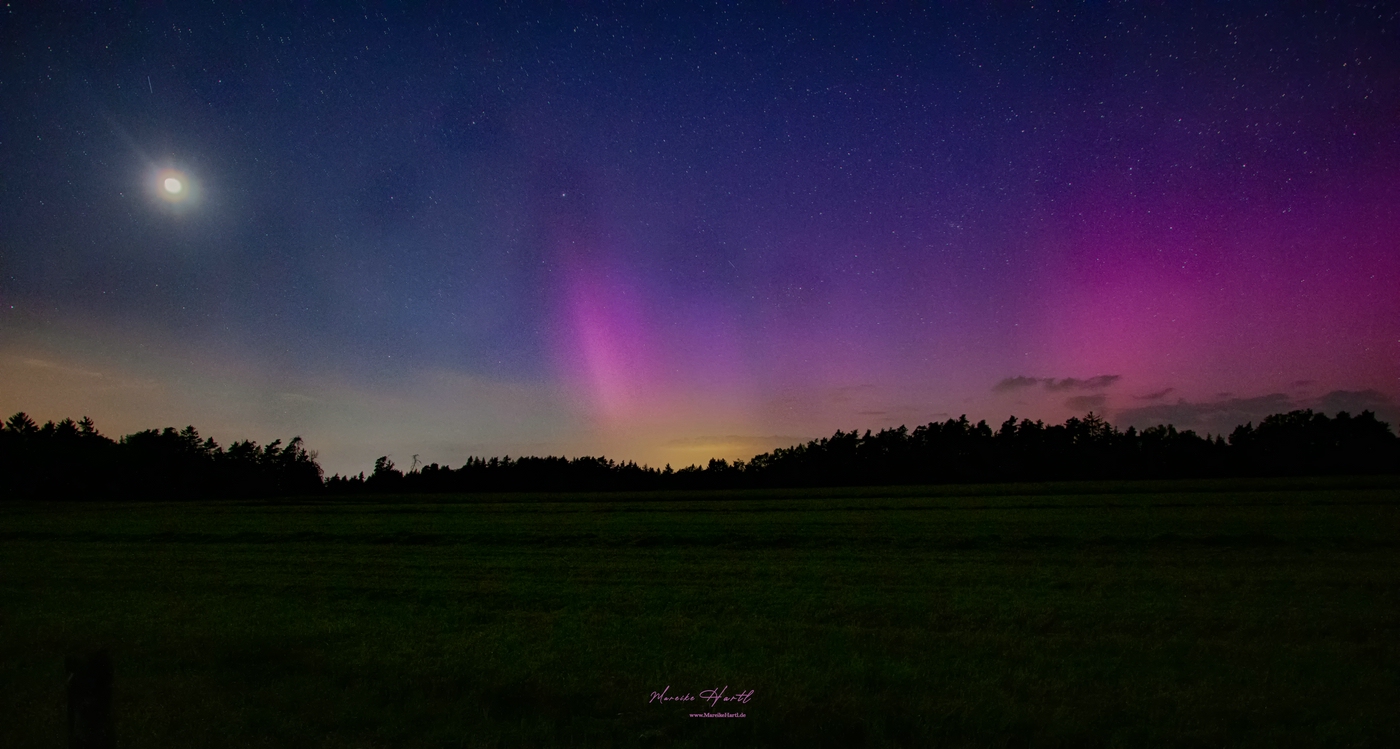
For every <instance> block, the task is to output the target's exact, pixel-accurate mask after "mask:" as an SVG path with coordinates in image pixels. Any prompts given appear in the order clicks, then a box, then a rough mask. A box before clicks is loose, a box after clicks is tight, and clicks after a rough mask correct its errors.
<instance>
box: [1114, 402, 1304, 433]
mask: <svg viewBox="0 0 1400 749" xmlns="http://www.w3.org/2000/svg"><path fill="white" fill-rule="evenodd" d="M1298 407H1299V406H1298V404H1297V403H1296V402H1294V400H1293V399H1292V398H1290V397H1288V396H1287V395H1284V394H1283V393H1270V394H1268V395H1260V396H1256V397H1253V398H1224V399H1217V400H1213V401H1206V402H1201V403H1192V402H1189V401H1186V400H1178V401H1177V402H1176V403H1161V404H1155V405H1151V406H1141V407H1138V408H1129V409H1124V410H1122V411H1119V412H1118V413H1117V414H1115V418H1114V419H1113V422H1114V425H1115V426H1117V427H1119V428H1120V429H1126V428H1128V427H1130V426H1133V427H1137V428H1138V429H1145V428H1147V427H1153V426H1157V425H1159V424H1171V425H1173V426H1175V427H1176V428H1177V429H1183V430H1185V429H1194V430H1196V431H1197V432H1204V433H1209V434H1228V433H1229V432H1231V431H1233V430H1234V428H1235V427H1237V426H1239V425H1241V424H1244V423H1247V422H1253V423H1255V424H1258V423H1259V422H1260V421H1262V420H1263V419H1264V417H1265V416H1268V415H1270V414H1276V413H1283V412H1287V411H1292V410H1294V409H1296V408H1298Z"/></svg>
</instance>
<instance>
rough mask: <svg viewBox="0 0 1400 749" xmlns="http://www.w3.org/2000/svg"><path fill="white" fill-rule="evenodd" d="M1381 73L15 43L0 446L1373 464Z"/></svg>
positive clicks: (1377, 48) (531, 10) (1391, 59)
mask: <svg viewBox="0 0 1400 749" xmlns="http://www.w3.org/2000/svg"><path fill="white" fill-rule="evenodd" d="M1397 32H1400V24H1398V23H1397V17H1396V13H1395V12H1394V11H1393V10H1389V9H1385V8H1381V7H1371V6H1360V5H1358V6H1347V7H1337V6H1329V7H1327V8H1322V9H1299V8H1288V9H1283V10H1280V9H1278V8H1276V7H1274V6H1272V5H1270V4H1259V5H1232V6H1230V7H1228V8H1217V9H1201V8H1190V9H1184V8H1181V9H1179V8H1176V7H1172V6H1160V5H1151V6H1113V7H1111V8H1107V9H1102V8H1093V9H1089V10H1082V9H1074V8H1070V7H1058V8H1036V9H1014V8H1002V7H995V8H992V7H984V6H980V5H974V6H966V7H945V8H938V9H931V8H930V9H918V8H899V9H865V10H862V9H848V8H808V7H765V8H756V9H745V10H743V11H740V10H738V9H729V8H723V7H719V8H714V9H709V10H692V11H687V12H683V13H675V12H669V13H668V12H661V11H660V10H656V11H647V10H635V9H634V10H619V9H617V8H614V7H606V6H599V7H588V6H579V7H570V8H558V7H551V6H517V7H512V8H509V9H504V10H491V11H479V10H475V9H471V10H462V11H454V12H446V11H444V12H438V11H426V10H410V11H400V10H394V11H383V12H376V13H370V14H366V13H363V12H357V13H353V14H349V13H347V14H334V13H329V12H327V13H317V12H312V11H294V10H274V11H270V12H262V11H257V12H255V11H252V10H248V9H242V8H218V9H209V8H191V9H150V10H140V11H132V12H121V13H117V12H114V13H111V14H103V13H97V14H88V13H78V12H77V11H71V12H70V11H65V10H63V9H56V10H55V9H39V8H29V9H17V10H14V11H13V13H12V16H11V20H10V22H8V24H7V25H6V26H5V27H4V31H3V33H4V44H3V50H4V51H3V53H0V54H3V58H0V59H3V69H0V73H2V74H3V75H0V128H2V129H0V141H3V142H0V174H3V175H4V176H3V179H0V226H3V227H4V231H3V233H0V301H3V304H0V409H7V410H6V413H12V412H14V411H17V410H25V411H27V412H29V413H31V414H32V415H34V416H35V417H36V418H39V419H41V420H43V419H59V418H63V417H65V416H73V417H78V416H81V415H84V414H87V415H90V416H92V417H93V418H94V419H96V420H97V422H98V425H99V427H100V428H103V429H104V430H105V431H107V432H108V433H125V432H130V431H135V430H137V429H143V428H148V427H154V426H164V425H168V424H169V425H184V424H187V423H193V424H195V425H197V426H199V427H200V428H201V430H202V431H203V432H204V433H205V434H209V435H212V436H214V437H215V438H216V439H219V440H220V441H222V442H225V443H226V442H228V441H231V440H234V439H241V438H253V439H258V440H260V441H267V440H270V439H272V438H274V437H283V438H285V437H289V436H292V435H294V434H300V435H302V436H303V437H304V438H305V439H306V440H307V442H308V443H309V444H310V445H311V446H312V447H313V448H315V449H317V450H318V451H319V452H320V455H321V460H322V463H323V465H325V466H326V467H327V468H328V470H331V471H340V472H358V471H360V470H366V469H367V468H368V467H369V466H370V464H371V463H372V462H373V459H374V458H375V457H378V456H379V455H383V454H386V453H387V454H390V455H391V456H394V457H395V459H396V460H398V461H399V462H400V463H404V464H406V463H407V460H408V459H409V457H410V456H412V455H415V454H417V455H419V456H420V457H421V459H422V460H424V461H430V462H438V463H443V464H450V465H459V464H460V463H461V462H462V461H463V460H464V459H465V458H466V457H467V456H468V455H500V454H507V453H509V454H512V455H519V454H525V453H535V454H566V455H582V454H599V453H602V454H606V455H608V456H609V457H613V458H616V459H635V460H638V461H639V462H649V463H651V464H654V465H659V464H662V463H667V462H670V463H672V464H688V463H691V462H703V461H705V460H707V459H708V458H710V457H727V458H735V457H744V458H746V457H749V456H751V455H753V454H754V453H756V452H761V451H765V450H768V449H771V448H773V447H777V446H781V445H786V444H791V443H792V442H796V441H799V440H805V439H809V438H812V437H816V436H821V435H824V434H829V433H830V432H831V431H833V430H835V429H837V428H841V429H852V428H856V429H866V428H872V429H879V428H882V427H887V426H896V425H898V424H901V423H902V424H908V425H910V426H913V425H916V424H920V423H926V422H928V421H931V420H943V419H946V418H949V417H957V416H958V415H960V414H964V413H966V414H968V415H969V417H971V418H973V419H974V420H976V419H987V420H988V421H992V422H1000V421H1001V420H1003V419H1005V418H1006V417H1007V416H1009V415H1011V414H1015V415H1016V416H1018V417H1030V418H1043V419H1046V420H1049V421H1060V420H1063V419H1064V418H1066V417H1068V416H1071V415H1082V414H1083V413H1085V412H1087V411H1089V410H1093V411H1095V412H1097V413H1102V414H1106V415H1107V416H1108V418H1109V419H1110V420H1112V421H1113V422H1114V423H1116V424H1117V425H1119V426H1120V427H1126V426H1128V425H1129V424H1135V425H1137V426H1139V427H1142V426H1148V425H1151V424H1155V423H1159V422H1171V423H1175V424H1176V425H1177V426H1178V427H1181V428H1195V429H1198V430H1201V431H1220V430H1228V429H1229V428H1231V427H1233V426H1234V425H1235V424H1236V423H1239V422H1243V421H1246V420H1255V421H1257V420H1258V419H1259V418H1260V417H1262V416H1263V415H1265V414H1267V413H1272V412H1276V411H1280V410H1288V409H1291V408H1304V407H1309V408H1314V409H1320V410H1326V411H1329V412H1335V411H1336V410H1339V409H1345V410H1350V411H1353V412H1355V411H1359V410H1361V409H1363V408H1369V409H1372V410H1376V411H1378V412H1379V413H1380V414H1381V416H1382V418H1384V419H1387V420H1390V421H1392V422H1394V421H1396V420H1400V410H1397V405H1396V404H1397V400H1400V291H1397V289H1400V240H1398V239H1397V237H1400V233H1397V232H1398V230H1400V218H1398V216H1400V211H1397V210H1396V206H1400V187H1397V185H1400V45H1397V44H1396V43H1395V39H1396V34H1397ZM162 170H166V171H162ZM169 170H178V172H179V173H180V175H181V176H182V178H183V181H182V188H183V189H185V190H188V192H185V193H182V194H183V195H187V196H188V197H187V199H185V200H183V201H175V200H172V199H171V198H170V195H166V196H165V197H161V194H160V192H159V188H160V186H161V185H163V184H164V182H163V179H164V177H162V178H161V181H160V182H159V183H158V182H156V181H153V180H155V179H156V177H155V176H153V175H167V171H169ZM169 173H171V174H173V173H174V172H173V171H172V172H169ZM167 176H168V175H167Z"/></svg>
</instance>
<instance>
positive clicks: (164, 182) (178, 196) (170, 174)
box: [154, 169, 198, 204]
mask: <svg viewBox="0 0 1400 749" xmlns="http://www.w3.org/2000/svg"><path fill="white" fill-rule="evenodd" d="M154 187H155V188H156V190H155V192H156V195H157V196H158V197H160V198H161V199H162V200H164V201H165V202H167V203H172V204H177V203H188V202H193V200H194V198H196V197H197V196H196V195H195V193H197V192H198V190H197V189H196V187H197V186H196V185H195V183H193V182H191V181H190V179H189V177H188V176H186V175H185V173H184V172H182V171H180V170H178V169H161V170H160V171H158V172H156V174H155V183H154Z"/></svg>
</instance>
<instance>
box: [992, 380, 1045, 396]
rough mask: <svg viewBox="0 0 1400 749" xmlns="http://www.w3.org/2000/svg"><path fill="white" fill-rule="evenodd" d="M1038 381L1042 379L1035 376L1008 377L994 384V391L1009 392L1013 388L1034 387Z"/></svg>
mask: <svg viewBox="0 0 1400 749" xmlns="http://www.w3.org/2000/svg"><path fill="white" fill-rule="evenodd" d="M1038 382H1040V380H1039V379H1037V378H1035V377H1008V378H1006V379H1004V380H1002V381H1001V382H998V383H997V384H996V385H993V386H992V392H994V393H1009V392H1011V391H1012V390H1021V389H1023V388H1028V387H1034V386H1035V384H1036V383H1038Z"/></svg>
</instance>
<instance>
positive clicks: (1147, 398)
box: [1133, 388, 1176, 401]
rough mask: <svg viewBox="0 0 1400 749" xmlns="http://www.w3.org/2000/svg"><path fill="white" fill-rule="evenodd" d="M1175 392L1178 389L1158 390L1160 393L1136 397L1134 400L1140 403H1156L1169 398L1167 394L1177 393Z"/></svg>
mask: <svg viewBox="0 0 1400 749" xmlns="http://www.w3.org/2000/svg"><path fill="white" fill-rule="evenodd" d="M1175 390H1176V388H1167V389H1166V390H1158V391H1157V392H1155V393H1148V394H1147V395H1134V396H1133V399H1134V400H1140V401H1155V400H1161V399H1163V398H1165V397H1167V394H1168V393H1171V392H1173V391H1175Z"/></svg>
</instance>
